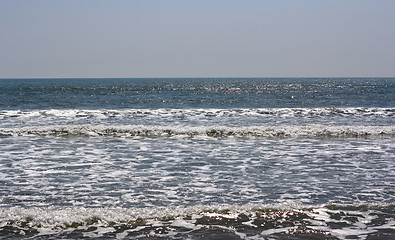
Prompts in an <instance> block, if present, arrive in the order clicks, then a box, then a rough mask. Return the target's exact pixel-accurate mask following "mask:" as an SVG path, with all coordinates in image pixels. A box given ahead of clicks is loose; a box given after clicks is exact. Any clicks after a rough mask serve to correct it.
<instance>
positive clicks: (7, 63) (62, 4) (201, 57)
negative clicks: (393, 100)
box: [0, 0, 395, 78]
mask: <svg viewBox="0 0 395 240" xmlns="http://www.w3.org/2000/svg"><path fill="white" fill-rule="evenodd" d="M74 77H77V78H78V77H81V78H108V77H114V78H118V77H125V78H129V77H130V78H133V77H136V78H140V77H147V78H149V77H159V78H160V77H164V78H166V77H395V1H394V0H369V1H367V0H112V1H108V0H56V1H54V0H34V1H32V0H1V1H0V78H74Z"/></svg>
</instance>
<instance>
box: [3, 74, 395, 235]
mask: <svg viewBox="0 0 395 240" xmlns="http://www.w3.org/2000/svg"><path fill="white" fill-rule="evenodd" d="M394 170H395V79H394V78H272V79H269V78H254V79H253V78H219V79H198V78H194V79H181V78H180V79H164V78H163V79H0V183H1V184H0V238H14V239H24V238H40V239H58V238H72V239H74V238H103V239H108V238H111V239H112V238H117V239H147V238H155V239H187V238H188V239H306V238H309V239H349V238H356V239H391V238H395V211H394V206H395V171H394Z"/></svg>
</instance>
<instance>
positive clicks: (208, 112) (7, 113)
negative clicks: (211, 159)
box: [0, 107, 395, 119]
mask: <svg viewBox="0 0 395 240" xmlns="http://www.w3.org/2000/svg"><path fill="white" fill-rule="evenodd" d="M150 115H154V116H166V115H176V116H180V115H184V116H233V115H240V116H334V115H339V116H351V115H353V116H388V117H392V116H395V108H361V107H359V108H253V109H247V108H246V109H244V108H240V109H212V108H208V109H204V108H201V109H172V108H163V109H118V110H114V109H113V110H112V109H98V110H88V109H49V110H31V111H28V110H0V117H2V118H3V119H4V118H18V117H22V118H24V117H63V118H64V117H69V118H84V117H98V118H112V117H122V116H124V117H141V116H150Z"/></svg>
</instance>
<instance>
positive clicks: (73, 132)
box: [0, 125, 395, 138]
mask: <svg viewBox="0 0 395 240" xmlns="http://www.w3.org/2000/svg"><path fill="white" fill-rule="evenodd" d="M29 135H30V136H31V135H33V136H34V135H36V136H91V137H93V136H114V137H136V136H139V137H160V136H163V137H170V136H173V137H174V136H181V137H199V136H203V137H206V136H208V137H263V138H275V137H286V138H289V137H305V138H317V137H393V136H395V127H394V126H323V125H311V126H277V127H275V126H273V127H265V126H251V127H227V126H199V127H184V126H149V125H148V126H147V125H125V126H119V125H116V126H104V125H99V126H91V125H66V126H62V125H61V126H34V127H21V128H0V136H3V137H5V136H29Z"/></svg>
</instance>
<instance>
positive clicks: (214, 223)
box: [0, 204, 394, 239]
mask: <svg viewBox="0 0 395 240" xmlns="http://www.w3.org/2000/svg"><path fill="white" fill-rule="evenodd" d="M391 207H393V206H391V205H389V204H387V205H386V204H381V205H374V204H373V205H369V206H366V205H338V206H335V208H336V209H332V208H333V207H331V206H298V205H263V204H246V205H208V206H203V205H202V206H189V207H173V208H164V207H162V208H144V209H139V208H56V207H49V208H18V207H12V208H1V209H0V230H1V229H2V228H3V227H5V226H8V227H14V228H17V229H18V228H19V229H25V230H26V229H29V228H30V229H36V230H37V231H38V232H39V233H38V234H37V235H36V236H40V235H51V234H52V235H55V236H56V234H62V232H66V233H67V232H69V233H70V232H72V231H75V230H77V231H78V230H83V231H84V232H83V234H84V236H87V237H102V236H103V235H105V234H114V235H117V236H123V237H126V236H127V235H128V233H131V232H137V233H136V234H138V232H141V234H143V233H144V231H149V232H150V235H152V236H162V237H163V236H164V235H163V234H162V233H160V232H159V233H158V232H155V231H153V230H155V229H164V230H165V229H166V228H168V227H170V228H178V230H176V229H173V232H171V231H170V232H169V233H167V234H166V235H165V236H167V238H171V236H175V234H177V232H174V231H179V232H178V233H182V232H185V233H188V234H193V231H199V229H201V228H202V227H204V226H205V225H210V226H211V227H218V228H220V229H223V230H230V231H232V232H233V233H234V234H236V235H238V236H242V238H246V239H247V237H246V236H247V235H246V234H245V233H243V229H244V228H245V227H248V228H251V229H255V231H256V234H257V235H255V237H257V236H261V237H262V236H266V237H269V236H273V235H276V234H290V235H292V234H293V232H297V231H298V227H301V226H303V225H305V226H307V227H308V228H306V230H304V231H305V233H306V234H309V233H310V232H315V233H321V234H323V236H325V235H329V234H330V235H332V236H335V237H337V238H339V239H347V238H349V237H355V236H365V237H366V235H368V234H374V233H376V232H377V231H380V230H384V231H385V230H387V231H391V230H394V227H393V220H391V219H388V217H389V216H391V213H390V212H388V209H390V208H391ZM383 216H386V217H387V219H386V220H384V219H381V218H382V217H383ZM379 219H381V220H379ZM378 220H379V221H378ZM240 223H242V226H244V227H240ZM262 223H263V224H262ZM379 223H380V224H379ZM256 224H259V225H256ZM265 224H269V225H270V224H275V226H276V227H275V228H269V229H267V228H266V227H265ZM331 224H342V225H344V226H343V228H342V229H338V228H337V227H335V228H332V227H331ZM117 226H123V227H122V228H123V231H122V232H119V231H117V230H116V229H120V228H114V227H117ZM92 227H93V228H92ZM262 227H263V228H262ZM88 229H92V230H90V231H87V230H88ZM262 230H263V231H262ZM250 231H251V230H250ZM249 235H250V236H251V233H250V234H249Z"/></svg>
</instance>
